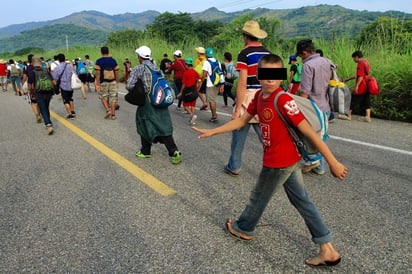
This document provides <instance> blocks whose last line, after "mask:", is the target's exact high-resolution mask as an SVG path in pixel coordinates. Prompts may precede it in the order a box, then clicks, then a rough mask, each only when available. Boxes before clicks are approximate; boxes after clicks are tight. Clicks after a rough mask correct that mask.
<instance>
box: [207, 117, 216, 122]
mask: <svg viewBox="0 0 412 274" xmlns="http://www.w3.org/2000/svg"><path fill="white" fill-rule="evenodd" d="M209 122H211V123H217V118H216V117H212V118H210V120H209Z"/></svg>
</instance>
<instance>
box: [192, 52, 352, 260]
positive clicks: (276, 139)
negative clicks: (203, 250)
mask: <svg viewBox="0 0 412 274" xmlns="http://www.w3.org/2000/svg"><path fill="white" fill-rule="evenodd" d="M258 68H259V69H262V70H261V71H262V73H263V71H264V70H266V71H271V72H272V71H277V70H279V69H284V66H283V61H282V59H281V58H280V57H279V56H277V55H274V54H269V55H265V56H263V57H262V58H261V59H260V61H259V64H258ZM259 71H260V70H258V74H257V78H258V79H259ZM274 78H276V77H274ZM259 81H260V83H261V85H262V90H261V91H258V92H256V94H255V97H254V99H253V100H252V102H251V103H250V104H249V107H248V108H247V111H246V112H245V113H244V114H243V115H242V116H241V117H239V118H237V119H235V120H231V121H230V122H228V123H226V124H224V125H223V126H220V127H217V128H214V129H199V128H196V127H193V129H194V130H196V131H198V132H200V133H202V134H201V135H200V136H199V138H206V137H210V136H213V135H216V134H221V133H226V132H230V131H233V130H237V129H239V128H241V127H243V126H244V125H246V124H247V123H248V122H249V121H250V120H251V119H252V118H253V117H254V116H255V115H256V114H257V115H258V116H259V126H260V129H261V131H262V144H263V167H262V170H261V172H260V175H259V178H258V180H257V183H256V185H255V187H254V189H253V191H252V193H251V196H250V199H249V204H248V205H247V206H246V208H245V209H244V211H243V213H242V214H241V216H240V217H239V219H238V220H237V221H233V220H232V219H228V221H227V223H226V228H227V230H228V232H229V233H230V235H232V236H234V237H235V238H237V239H241V240H245V241H250V240H252V239H253V237H254V231H255V228H256V225H257V223H258V222H259V219H260V217H261V216H262V214H263V211H264V209H265V208H266V206H267V204H268V202H269V200H270V199H271V197H272V196H273V194H274V193H276V192H277V191H278V190H279V189H280V188H281V187H282V186H283V188H284V190H285V192H286V195H287V196H288V198H289V201H290V202H291V203H292V204H293V206H294V207H295V208H296V209H297V210H298V211H299V213H300V214H301V216H302V217H303V219H304V220H305V223H306V225H307V227H308V229H309V231H310V233H311V236H312V240H313V242H314V243H316V244H319V245H320V251H319V254H318V255H317V256H316V257H314V258H311V259H307V260H306V261H305V263H306V264H307V265H310V266H313V267H319V266H333V265H337V264H338V263H339V262H340V260H341V259H340V255H339V253H338V251H337V250H336V249H335V248H334V246H333V245H332V235H331V233H330V231H329V229H328V228H327V226H326V225H325V224H324V222H323V220H322V217H321V216H320V213H319V211H318V210H317V208H316V206H315V205H314V204H313V202H312V201H311V200H310V198H309V196H308V194H307V192H306V190H305V188H304V184H303V176H302V172H301V167H300V160H301V155H299V152H298V150H297V148H296V147H295V144H294V142H293V139H292V137H291V136H290V134H289V132H288V130H287V128H286V126H285V125H284V124H283V122H282V120H281V119H280V118H279V116H278V114H277V112H276V109H275V107H274V103H273V102H274V98H275V96H276V94H278V93H279V92H282V88H281V87H280V83H281V81H282V80H259ZM278 107H279V110H280V111H281V112H282V113H283V114H284V115H285V117H287V119H288V120H289V122H290V123H291V124H293V125H294V126H295V127H296V128H297V129H298V130H299V131H300V132H301V133H303V134H304V135H305V136H307V137H308V138H309V139H310V140H311V142H312V143H313V144H314V145H315V146H316V148H318V150H319V151H320V153H322V154H323V156H324V157H325V160H326V161H327V163H328V164H329V166H330V170H331V173H332V174H333V175H334V176H335V177H338V178H339V179H341V180H342V179H344V178H345V176H346V173H347V168H346V167H345V166H344V165H343V164H341V163H340V162H338V161H337V160H336V159H335V157H334V156H333V154H332V152H331V151H330V150H329V148H328V147H327V145H326V144H325V143H324V142H323V141H322V139H321V138H320V137H319V136H318V135H317V134H316V132H315V131H314V130H313V129H312V127H311V126H310V125H309V123H308V122H307V121H306V119H305V117H304V116H303V114H302V113H301V112H300V110H299V108H298V107H297V105H296V103H295V101H294V100H293V98H292V97H290V95H289V94H287V93H285V94H283V95H281V96H280V97H279V100H278Z"/></svg>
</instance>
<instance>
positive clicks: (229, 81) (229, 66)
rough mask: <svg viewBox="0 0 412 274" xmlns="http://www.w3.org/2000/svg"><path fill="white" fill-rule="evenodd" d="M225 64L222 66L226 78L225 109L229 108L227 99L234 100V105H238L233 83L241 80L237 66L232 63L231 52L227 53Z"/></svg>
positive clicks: (224, 91)
mask: <svg viewBox="0 0 412 274" xmlns="http://www.w3.org/2000/svg"><path fill="white" fill-rule="evenodd" d="M223 56H224V63H223V65H222V71H223V75H224V76H225V84H224V87H223V103H224V106H223V107H224V108H227V107H228V106H227V98H228V97H229V98H231V99H232V100H233V105H232V106H235V104H236V97H235V96H234V95H233V93H232V88H233V83H234V82H235V80H236V79H237V78H239V72H238V71H237V70H236V68H235V65H234V64H233V63H232V54H231V53H230V52H225V54H224V55H223Z"/></svg>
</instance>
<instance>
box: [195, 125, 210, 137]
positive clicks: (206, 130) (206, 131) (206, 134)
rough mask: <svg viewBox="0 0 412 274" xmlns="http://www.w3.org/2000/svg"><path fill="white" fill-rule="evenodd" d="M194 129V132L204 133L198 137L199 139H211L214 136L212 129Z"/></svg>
mask: <svg viewBox="0 0 412 274" xmlns="http://www.w3.org/2000/svg"><path fill="white" fill-rule="evenodd" d="M192 129H193V130H194V131H197V132H200V133H202V134H200V135H199V136H198V137H197V138H199V139H203V138H207V137H211V136H212V135H213V134H212V132H211V130H210V129H203V128H197V127H192Z"/></svg>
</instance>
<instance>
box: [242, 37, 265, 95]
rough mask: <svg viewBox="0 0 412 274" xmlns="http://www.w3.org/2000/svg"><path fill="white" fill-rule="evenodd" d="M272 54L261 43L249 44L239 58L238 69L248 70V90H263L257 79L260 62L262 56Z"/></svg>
mask: <svg viewBox="0 0 412 274" xmlns="http://www.w3.org/2000/svg"><path fill="white" fill-rule="evenodd" d="M270 53H271V52H270V51H269V50H268V49H266V48H265V47H264V46H262V44H261V43H259V42H253V43H249V44H248V45H247V46H246V48H244V49H243V50H242V51H241V52H240V53H239V55H238V57H237V63H236V69H237V70H247V86H246V88H247V89H256V88H261V85H260V83H259V81H258V79H257V78H256V72H257V67H258V62H259V60H260V58H262V56H264V55H267V54H270Z"/></svg>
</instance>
